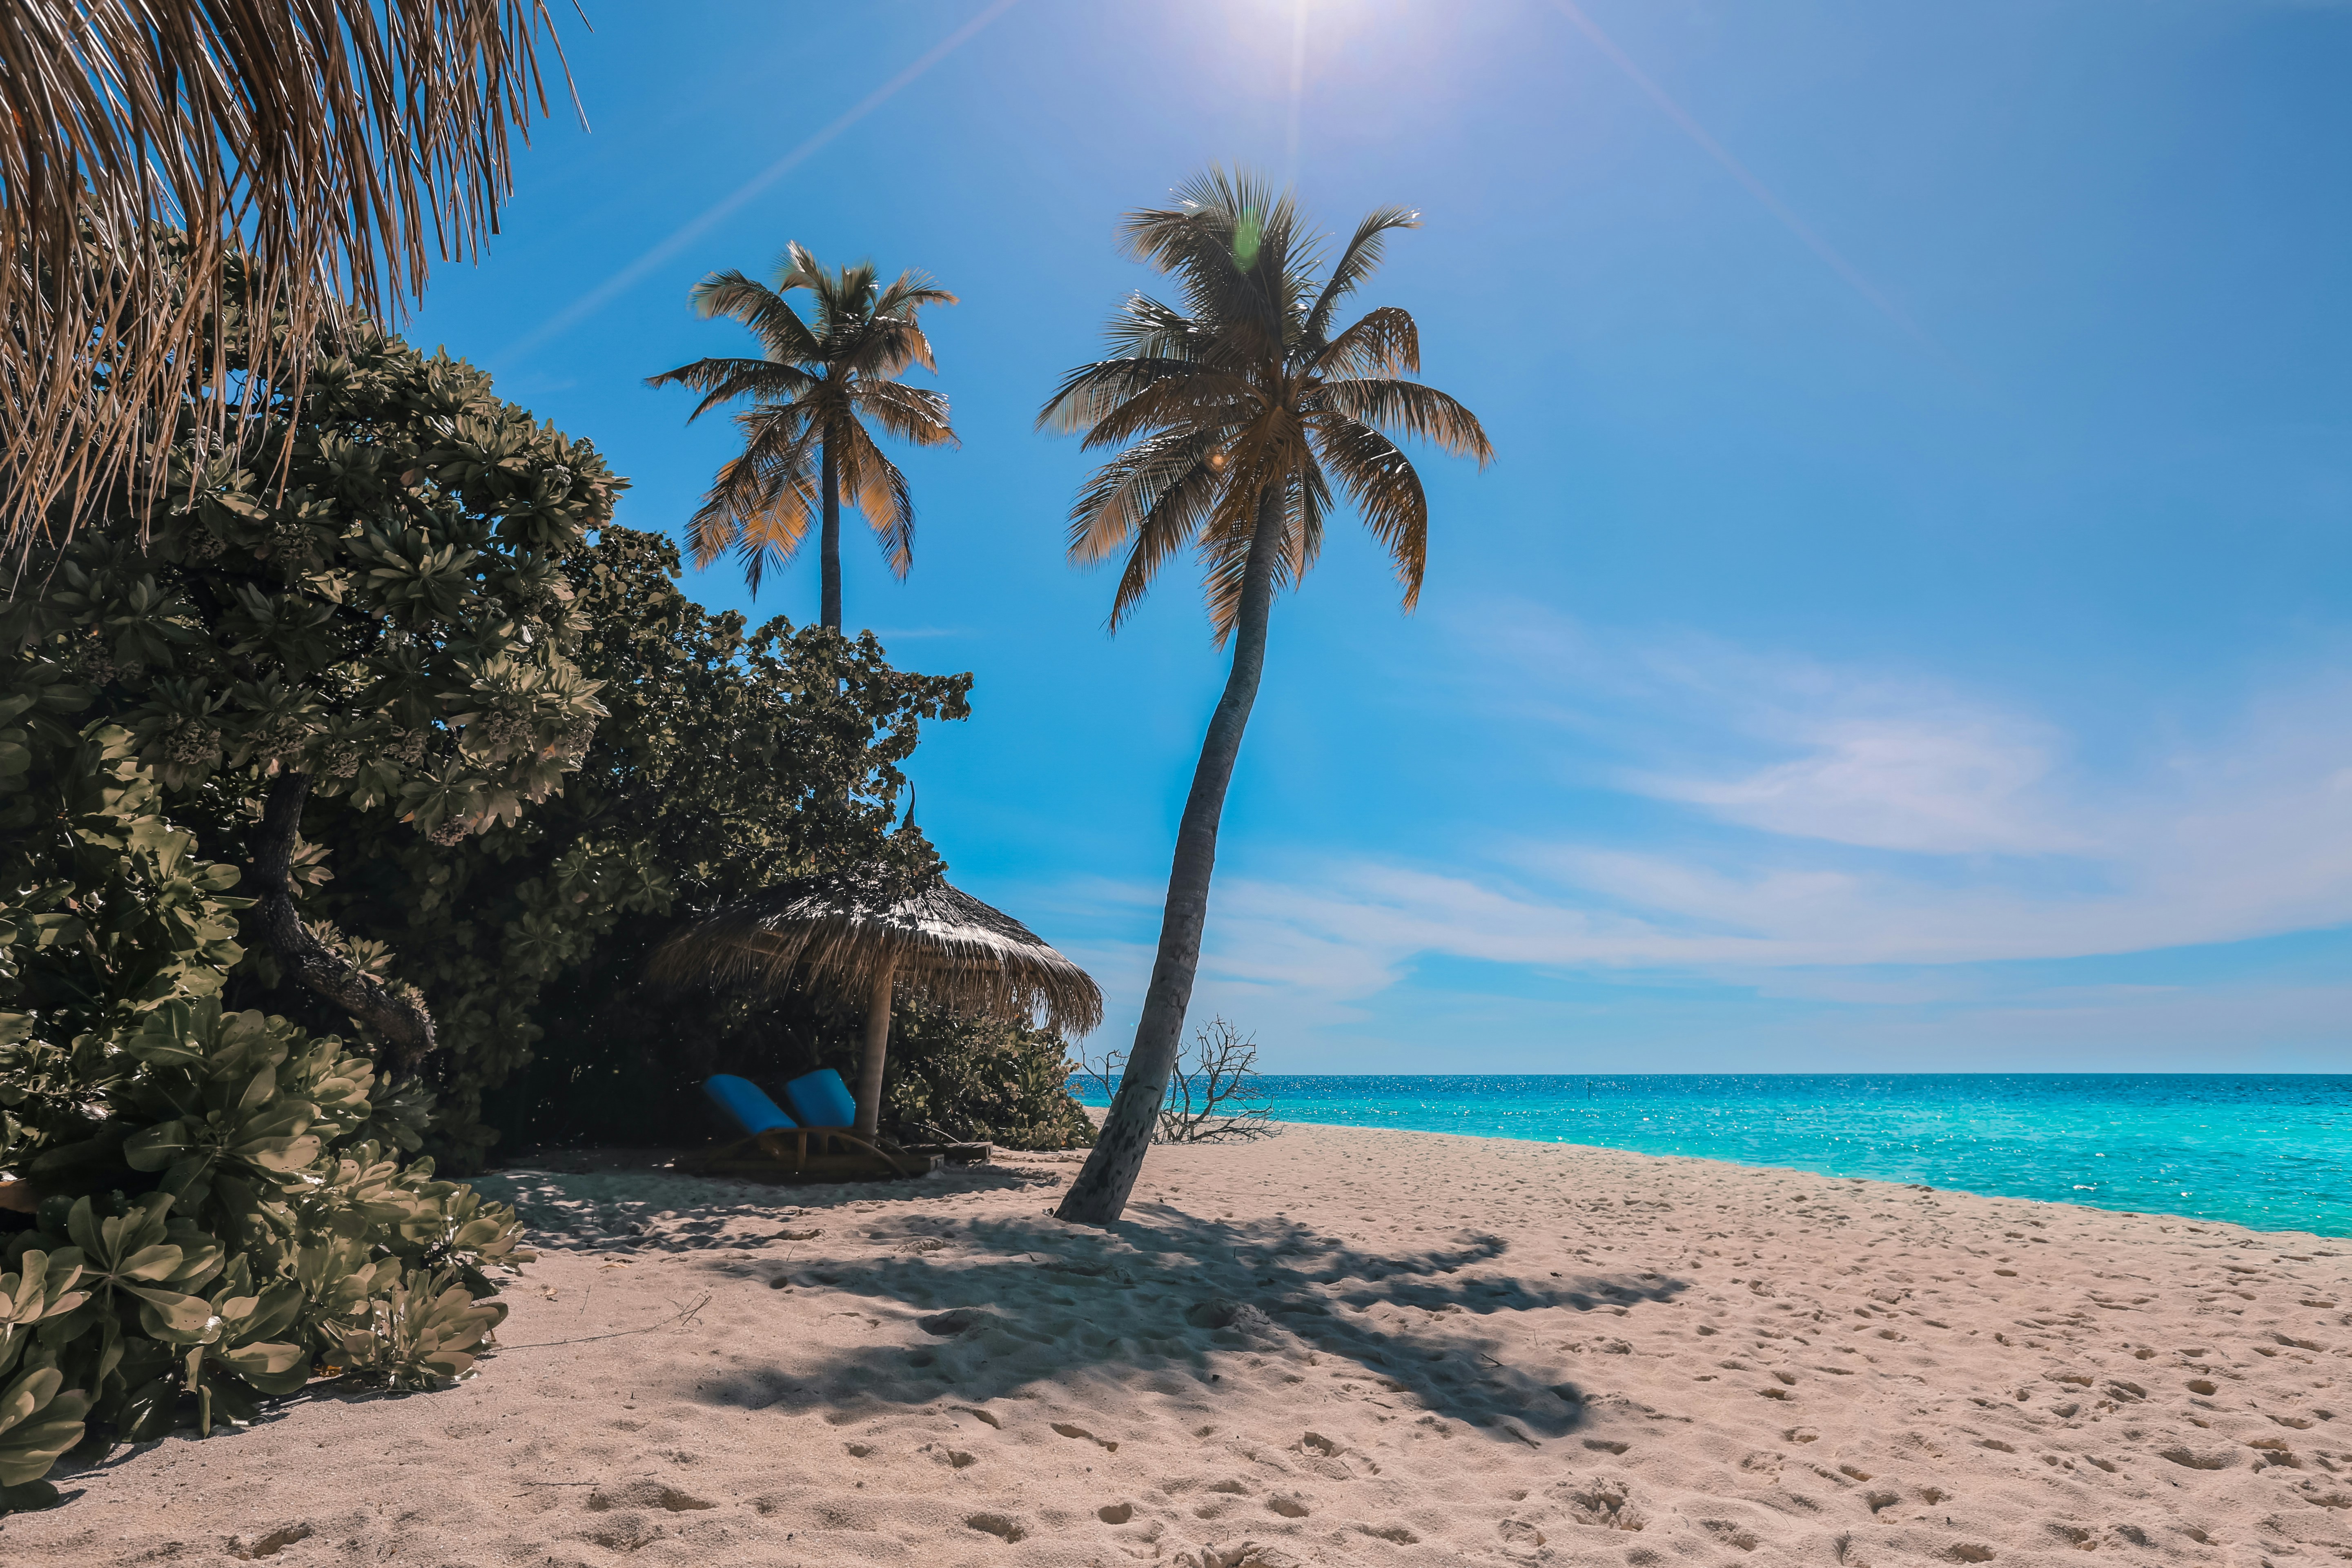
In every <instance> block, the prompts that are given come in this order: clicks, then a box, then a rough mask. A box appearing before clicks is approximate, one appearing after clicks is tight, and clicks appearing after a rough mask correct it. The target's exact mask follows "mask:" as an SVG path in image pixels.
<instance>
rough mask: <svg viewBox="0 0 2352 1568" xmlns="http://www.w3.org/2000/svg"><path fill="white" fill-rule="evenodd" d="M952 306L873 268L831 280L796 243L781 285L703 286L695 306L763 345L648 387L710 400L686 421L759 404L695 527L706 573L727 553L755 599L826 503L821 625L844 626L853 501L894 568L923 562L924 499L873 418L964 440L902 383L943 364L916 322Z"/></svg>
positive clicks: (745, 418) (911, 435) (942, 439)
mask: <svg viewBox="0 0 2352 1568" xmlns="http://www.w3.org/2000/svg"><path fill="white" fill-rule="evenodd" d="M793 289H807V290H808V291H809V293H810V294H811V295H812V296H813V297H814V303H815V320H814V321H802V320H801V318H800V315H799V313H798V312H797V311H795V310H793V307H792V303H791V301H789V300H786V299H785V298H784V296H785V295H787V294H789V293H791V292H792V291H793ZM955 302H956V298H955V296H954V295H952V294H950V293H949V292H948V291H947V290H946V289H940V288H937V287H934V286H933V284H932V282H931V280H930V279H929V278H928V277H925V276H924V275H923V274H922V273H919V272H901V273H900V274H898V281H897V282H895V283H893V284H891V285H890V286H889V287H888V288H887V289H882V288H879V287H878V286H877V279H876V276H875V272H874V264H873V263H872V262H870V261H861V262H859V263H857V264H856V266H854V267H845V268H842V269H841V270H840V271H838V272H828V271H826V270H825V269H824V268H823V267H822V266H820V265H818V263H817V259H816V258H815V257H814V256H812V255H810V254H809V252H808V251H807V250H806V249H805V248H803V247H802V246H800V245H798V244H793V245H788V246H786V247H784V254H783V258H782V260H781V261H780V262H778V263H777V266H776V274H775V285H774V287H772V288H771V287H769V286H768V285H766V284H762V283H755V282H753V281H752V280H751V279H749V278H746V277H744V276H743V274H741V273H740V272H731V271H730V272H715V273H713V274H711V275H710V276H709V278H706V279H703V280H702V281H701V282H700V283H698V284H697V285H695V289H694V305H695V309H697V310H699V311H700V312H701V313H702V314H703V315H704V316H706V317H709V316H730V317H732V318H734V319H735V320H736V321H740V322H742V323H743V324H744V325H745V326H747V327H749V328H751V331H753V332H754V333H756V334H757V335H758V337H759V339H760V347H761V350H762V355H761V358H759V359H698V360H696V361H695V362H694V363H692V364H687V365H680V366H679V367H678V368H677V369H676V370H673V371H666V372H664V373H663V374H660V375H656V376H652V377H649V378H648V382H647V384H649V385H653V386H663V385H667V384H669V383H671V382H679V383H683V384H685V385H688V386H690V387H692V388H694V390H696V391H697V392H699V393H702V394H704V397H703V399H702V402H701V403H700V404H699V405H698V406H697V407H696V408H695V411H694V413H693V414H691V415H689V416H688V418H690V419H698V418H700V417H701V416H703V415H704V414H705V413H707V412H709V410H710V409H712V408H715V407H717V406H718V405H720V404H722V403H730V402H732V401H733V400H735V399H736V398H738V397H740V396H742V395H745V394H746V393H749V394H750V395H751V399H752V403H751V407H750V408H748V409H746V410H744V411H743V412H742V413H740V414H739V415H737V416H735V423H736V424H737V425H738V426H740V428H741V429H742V432H743V451H742V455H741V456H740V457H737V458H730V459H729V461H728V462H727V465H726V466H725V467H724V468H720V469H719V478H718V479H716V480H715V481H713V483H712V484H711V487H710V493H709V495H708V496H706V497H705V498H704V499H703V502H702V505H701V507H700V508H699V509H698V510H696V512H695V514H694V516H693V517H692V518H691V519H689V520H688V523H687V534H688V542H689V543H690V544H691V545H692V546H693V549H694V563H695V564H696V565H697V566H708V565H709V564H710V563H712V562H713V561H716V560H717V559H719V556H720V555H722V554H724V553H725V552H727V551H729V550H730V549H731V550H733V551H735V552H736V553H737V554H738V555H739V556H740V558H741V560H742V563H743V575H744V578H745V579H746V580H747V581H748V582H749V583H750V584H751V592H752V593H754V594H757V593H758V592H759V591H760V579H761V576H762V575H764V574H765V573H766V571H767V568H768V566H769V564H770V563H779V564H780V563H783V562H785V561H789V560H791V559H792V557H793V553H794V552H796V551H798V550H799V549H800V545H801V541H802V540H803V539H804V538H806V537H807V535H808V526H809V515H810V512H811V510H812V502H813V501H815V500H821V501H822V503H823V504H822V507H821V508H819V509H816V510H822V513H823V515H824V534H823V537H822V540H821V542H820V545H819V557H818V559H819V562H820V569H821V571H822V574H823V582H824V588H823V600H822V605H823V608H822V611H821V614H820V616H819V618H820V619H822V620H823V621H824V624H825V625H826V626H831V627H832V628H833V629H834V630H835V631H839V630H840V629H841V503H842V500H844V498H846V499H847V500H849V502H850V504H851V505H853V506H855V507H856V508H857V510H858V511H859V512H861V513H862V514H864V516H865V518H866V524H867V526H869V527H871V528H872V529H873V530H874V531H875V533H876V535H877V537H878V538H879V539H880V541H881V544H882V551H883V553H884V554H885V555H886V556H887V557H888V558H889V562H890V570H891V571H892V572H893V573H894V574H897V575H898V576H900V577H904V576H905V575H906V574H907V569H908V567H910V566H912V565H913V564H914V561H915V502H914V498H913V496H912V495H911V494H909V493H908V489H907V477H906V475H904V474H902V473H900V472H899V471H898V467H897V465H895V464H893V463H892V462H891V461H890V459H889V458H886V457H884V456H883V455H882V450H881V448H880V447H877V446H875V444H874V437H872V436H871V435H869V434H868V433H867V432H866V426H865V424H864V422H863V421H864V419H871V420H873V421H874V422H875V423H876V424H877V425H879V426H882V428H883V429H884V430H886V431H887V432H888V433H890V434H891V435H893V436H897V437H901V438H902V439H905V440H908V441H912V442H914V443H915V444H916V445H917V446H919V447H936V446H940V445H947V446H953V445H954V444H955V440H956V435H955V432H954V431H953V430H951V429H950V428H949V427H948V400H947V398H946V397H945V396H944V395H941V394H940V393H937V392H929V391H925V390H923V389H922V388H919V387H913V386H908V385H907V384H905V383H903V382H899V381H895V380H893V379H892V377H894V376H896V375H897V374H898V373H899V372H900V371H903V370H905V369H906V368H907V367H908V365H910V364H919V365H921V366H922V367H923V368H924V369H925V370H928V371H934V372H936V371H937V370H938V369H939V366H938V365H937V364H935V363H932V360H931V344H930V340H929V339H928V338H926V337H924V336H923V329H922V328H921V327H920V326H919V325H918V324H917V323H916V321H915V313H916V311H917V310H919V309H921V308H922V307H923V306H925V305H952V304H954V303H955ZM861 416H863V418H861Z"/></svg>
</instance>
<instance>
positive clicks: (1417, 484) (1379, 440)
mask: <svg viewBox="0 0 2352 1568" xmlns="http://www.w3.org/2000/svg"><path fill="white" fill-rule="evenodd" d="M1314 440H1315V445H1316V448H1317V450H1318V454H1319V455H1320V456H1321V458H1322V459H1323V464H1324V467H1326V468H1328V469H1329V470H1330V472H1331V473H1332V474H1334V475H1336V476H1337V477H1338V479H1339V485H1340V488H1341V489H1345V490H1346V491H1347V492H1348V499H1349V500H1351V501H1353V502H1354V503H1355V507H1356V510H1357V511H1358V513H1360V515H1361V516H1362V518H1363V520H1364V526H1365V527H1366V528H1367V529H1369V530H1370V531H1371V535H1372V537H1373V538H1374V539H1377V540H1379V541H1380V542H1381V548H1382V549H1384V550H1386V551H1387V552H1388V553H1389V559H1390V561H1391V563H1394V565H1395V567H1396V577H1397V582H1398V584H1400V585H1402V588H1403V589H1404V608H1405V610H1406V612H1407V613H1411V611H1412V608H1413V606H1414V605H1417V604H1419V603H1420V602H1421V579H1422V574H1423V571H1424V570H1426V568H1427V566H1428V564H1429V497H1428V496H1427V495H1426V494H1424V493H1423V490H1422V488H1421V475H1420V474H1419V473H1418V472H1417V471H1416V470H1415V469H1414V468H1413V466H1412V459H1410V458H1407V457H1406V456H1405V455H1404V454H1403V453H1402V452H1401V451H1399V450H1398V449H1397V447H1396V443H1394V442H1393V441H1391V440H1390V439H1389V438H1388V437H1385V436H1383V435H1381V433H1380V432H1379V431H1378V430H1375V429H1373V428H1372V427H1371V426H1369V425H1365V424H1361V423H1360V422H1358V421H1356V420H1353V419H1348V418H1342V417H1328V418H1325V419H1321V420H1318V421H1317V423H1316V426H1315V435H1314Z"/></svg>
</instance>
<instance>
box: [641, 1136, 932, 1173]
mask: <svg viewBox="0 0 2352 1568" xmlns="http://www.w3.org/2000/svg"><path fill="white" fill-rule="evenodd" d="M940 1163H941V1157H940V1155H938V1154H930V1153H922V1154H918V1153H914V1152H909V1151H907V1150H904V1149H900V1148H898V1147H897V1146H896V1145H894V1144H892V1143H890V1142H887V1141H885V1140H881V1139H873V1140H868V1139H866V1138H862V1137H860V1136H858V1135H857V1133H856V1132H854V1131H851V1130H850V1129H848V1128H846V1127H775V1128H771V1129H770V1130H769V1131H765V1132H756V1133H753V1134H752V1135H751V1137H749V1138H741V1139H738V1140H736V1141H735V1142H732V1143H722V1144H720V1145H719V1147H718V1148H716V1149H711V1150H707V1151H704V1152H700V1153H695V1154H688V1155H685V1156H683V1157H681V1158H680V1159H679V1160H678V1162H677V1168H678V1169H679V1170H681V1171H688V1172H692V1173H696V1174H700V1175H729V1176H757V1177H760V1178H761V1179H762V1180H766V1181H776V1182H872V1181H895V1180H897V1179H898V1178H899V1177H902V1176H921V1175H928V1174H929V1173H931V1172H933V1171H936V1170H938V1169H939V1168H940Z"/></svg>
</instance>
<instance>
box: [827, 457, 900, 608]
mask: <svg viewBox="0 0 2352 1568" xmlns="http://www.w3.org/2000/svg"><path fill="white" fill-rule="evenodd" d="M831 434H832V439H833V440H834V441H835V444H836V446H835V461H836V462H837V463H838V464H839V466H840V473H841V499H842V500H845V501H847V502H849V503H850V504H851V505H852V506H855V507H856V509H857V511H858V515H859V516H861V517H863V518H865V519H866V527H868V528H870V529H872V530H873V531H874V533H875V537H876V538H877V540H878V541H879V542H881V545H882V555H883V559H885V560H887V562H889V563H890V573H891V575H893V576H896V577H904V576H905V575H906V574H908V571H910V570H912V569H913V567H914V564H915V496H914V492H913V491H912V490H911V489H908V484H907V476H906V475H905V474H903V473H901V472H899V470H898V465H897V464H896V463H893V462H892V461H891V460H890V459H889V458H887V457H885V456H883V455H882V449H881V448H880V447H877V446H876V445H875V444H874V438H873V437H871V436H868V435H867V434H866V426H863V425H860V424H859V423H858V422H857V421H856V420H855V419H844V420H842V421H841V422H840V423H839V424H837V425H836V426H834V429H833V431H832V433H831Z"/></svg>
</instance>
